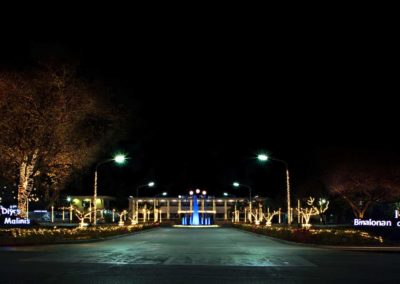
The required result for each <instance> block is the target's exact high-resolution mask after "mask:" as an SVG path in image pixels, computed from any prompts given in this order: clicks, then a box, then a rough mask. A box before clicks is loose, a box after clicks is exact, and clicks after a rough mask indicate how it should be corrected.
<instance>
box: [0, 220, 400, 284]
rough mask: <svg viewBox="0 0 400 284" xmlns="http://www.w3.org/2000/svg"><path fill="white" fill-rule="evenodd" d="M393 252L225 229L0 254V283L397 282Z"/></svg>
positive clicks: (166, 231)
mask: <svg viewBox="0 0 400 284" xmlns="http://www.w3.org/2000/svg"><path fill="white" fill-rule="evenodd" d="M399 281H400V254H398V253H375V252H351V251H340V250H329V249H320V248H313V247H309V246H302V245H295V244H288V243H283V242H278V241H275V240H272V239H269V238H267V237H264V236H260V235H255V234H252V233H250V232H244V231H240V230H237V229H231V228H214V229H181V228H179V229H178V228H159V229H154V230H149V231H145V232H140V233H138V234H134V235H130V236H126V237H122V238H117V239H113V240H109V241H103V242H96V243H86V244H69V245H47V246H31V247H7V248H0V283H70V284H71V283H189V284H193V283H203V284H210V283H219V284H221V283H317V282H318V283H323V284H325V283H399Z"/></svg>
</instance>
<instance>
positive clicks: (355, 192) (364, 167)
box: [325, 161, 400, 218]
mask: <svg viewBox="0 0 400 284" xmlns="http://www.w3.org/2000/svg"><path fill="white" fill-rule="evenodd" d="M364 162H365V161H364ZM325 184H326V186H327V187H328V189H329V190H330V192H331V193H332V194H334V195H338V196H340V197H342V198H343V199H344V200H345V201H346V202H347V204H348V205H349V206H350V207H351V208H352V210H353V213H354V216H355V217H357V218H363V217H364V215H365V212H366V211H367V209H368V208H369V207H370V206H371V205H372V204H374V203H377V202H394V201H396V200H397V199H398V198H399V197H400V172H399V169H398V168H397V167H393V166H384V165H382V164H375V163H373V162H371V161H370V162H365V163H363V161H357V162H346V163H343V164H338V165H336V166H335V167H333V168H332V169H331V170H330V172H329V173H328V174H327V175H326V176H325Z"/></svg>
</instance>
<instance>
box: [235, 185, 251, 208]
mask: <svg viewBox="0 0 400 284" xmlns="http://www.w3.org/2000/svg"><path fill="white" fill-rule="evenodd" d="M232 185H233V186H234V187H245V188H247V189H248V190H249V203H250V204H251V187H250V186H248V185H246V184H242V183H238V182H236V181H235V182H234V183H233V184H232Z"/></svg>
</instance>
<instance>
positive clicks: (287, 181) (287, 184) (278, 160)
mask: <svg viewBox="0 0 400 284" xmlns="http://www.w3.org/2000/svg"><path fill="white" fill-rule="evenodd" d="M257 159H258V160H260V161H261V162H266V161H268V160H272V161H277V162H281V163H283V164H284V165H285V168H286V194H287V197H286V199H287V212H288V213H287V214H288V225H290V224H291V223H292V220H291V215H290V210H291V208H290V182H289V167H288V164H287V162H286V161H284V160H280V159H275V158H271V157H268V156H267V155H265V154H259V155H258V156H257Z"/></svg>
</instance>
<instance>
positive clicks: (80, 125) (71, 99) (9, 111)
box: [0, 64, 116, 215]
mask: <svg viewBox="0 0 400 284" xmlns="http://www.w3.org/2000/svg"><path fill="white" fill-rule="evenodd" d="M99 93H101V92H100V90H99V89H96V87H95V86H94V85H93V84H89V83H87V82H85V81H83V80H80V79H79V78H78V76H77V74H76V68H74V67H73V66H68V65H65V64H60V65H55V64H46V65H41V66H40V67H38V68H36V69H34V70H31V71H24V72H4V71H2V72H0V113H1V116H0V133H1V135H0V158H1V161H0V163H1V168H2V171H1V173H2V174H3V175H4V176H5V177H7V178H8V179H11V180H14V181H17V183H18V205H19V208H20V210H21V212H22V215H24V214H25V204H26V200H27V198H29V195H30V193H31V191H32V189H33V184H34V183H35V182H40V184H41V185H42V188H45V191H46V192H45V194H46V196H47V197H48V198H50V199H52V198H53V199H54V198H56V197H57V195H58V193H59V192H60V190H61V189H62V187H63V185H64V183H65V182H66V181H67V179H68V177H69V175H70V174H71V172H72V171H73V170H74V169H77V168H82V167H84V166H85V165H87V164H88V163H90V162H91V161H92V159H93V157H94V155H95V154H96V152H97V151H98V149H99V147H100V145H101V142H102V141H103V140H104V139H105V138H107V134H108V133H109V131H110V129H112V127H113V124H114V123H115V122H116V116H115V114H114V113H113V111H114V110H113V109H112V108H111V107H110V106H109V105H106V104H105V103H104V101H103V100H102V99H101V96H100V95H99Z"/></svg>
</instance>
